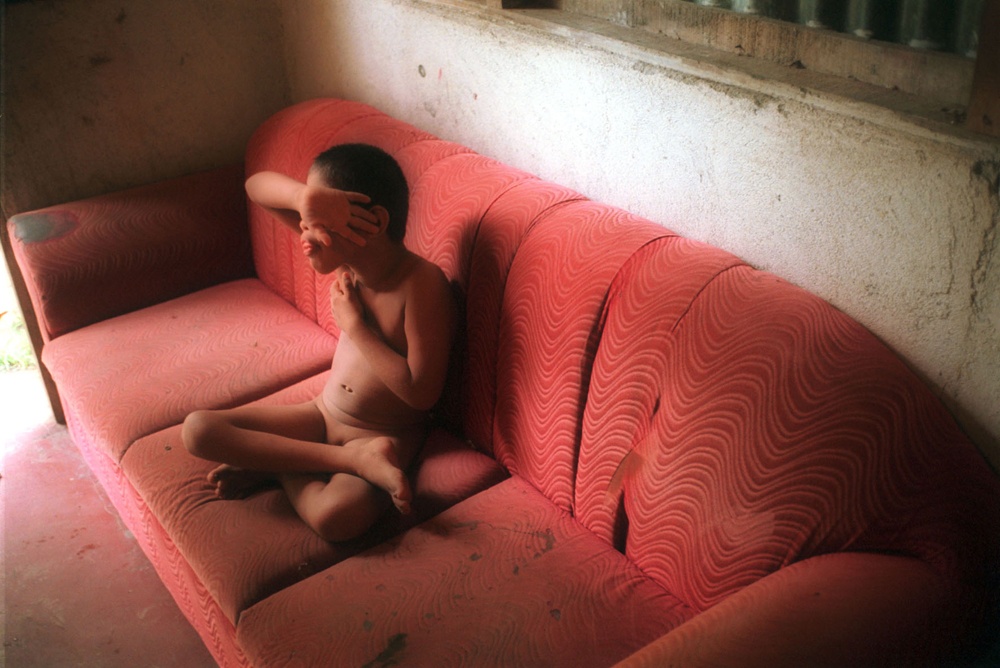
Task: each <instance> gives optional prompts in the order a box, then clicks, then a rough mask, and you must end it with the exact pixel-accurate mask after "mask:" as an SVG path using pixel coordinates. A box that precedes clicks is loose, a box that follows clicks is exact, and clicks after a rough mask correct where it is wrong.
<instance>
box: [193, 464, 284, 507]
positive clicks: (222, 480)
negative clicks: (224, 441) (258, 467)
mask: <svg viewBox="0 0 1000 668" xmlns="http://www.w3.org/2000/svg"><path fill="white" fill-rule="evenodd" d="M208 482H209V483H210V484H211V485H213V486H214V487H215V495H216V496H217V497H219V498H220V499H245V498H246V497H248V496H250V495H251V494H253V493H255V492H258V491H260V490H262V489H264V488H266V487H270V486H273V485H274V484H275V483H276V481H275V479H274V475H272V474H270V473H265V472H263V471H248V470H246V469H241V468H237V467H235V466H230V465H229V464H222V465H221V466H218V467H217V468H215V469H213V470H212V471H211V472H210V473H209V474H208Z"/></svg>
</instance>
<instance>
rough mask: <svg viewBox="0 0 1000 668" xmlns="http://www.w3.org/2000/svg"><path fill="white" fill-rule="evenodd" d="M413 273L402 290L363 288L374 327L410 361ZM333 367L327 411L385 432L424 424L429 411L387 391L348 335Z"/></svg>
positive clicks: (367, 313)
mask: <svg viewBox="0 0 1000 668" xmlns="http://www.w3.org/2000/svg"><path fill="white" fill-rule="evenodd" d="M412 273H413V272H410V274H411V275H412ZM411 275H408V276H407V277H406V278H404V279H403V281H401V283H402V285H401V286H400V288H401V289H396V290H394V291H391V292H378V293H376V292H374V291H372V290H369V289H367V288H364V287H361V290H360V298H361V301H362V303H363V304H364V306H365V317H366V320H367V322H368V324H369V326H370V327H371V328H372V329H373V330H374V331H376V332H377V333H379V334H380V335H381V337H382V338H383V339H384V340H385V342H386V343H387V344H388V345H389V346H390V347H391V348H392V349H393V350H395V351H396V352H397V353H399V354H400V355H402V356H404V357H405V356H406V353H407V341H406V332H405V330H404V315H405V303H406V296H405V292H406V287H407V283H408V282H409V281H410V280H411V278H412V276H411ZM330 368H331V374H330V378H329V380H328V381H327V383H326V386H325V387H324V388H323V394H322V397H321V399H322V406H321V408H323V409H325V411H326V412H328V413H329V414H330V416H332V417H333V418H334V419H335V420H337V421H338V422H342V423H347V424H349V425H350V426H353V427H359V428H362V429H371V430H376V431H380V432H392V431H395V430H402V429H407V428H410V427H413V426H414V425H418V424H421V423H422V422H423V420H424V416H425V412H424V411H420V410H417V409H415V408H413V407H412V406H410V405H408V404H407V403H406V402H404V401H403V400H402V399H401V398H399V397H398V396H397V395H396V394H395V393H394V392H393V391H392V390H390V389H389V388H388V387H386V385H385V383H383V382H382V380H381V379H380V378H379V377H378V376H377V375H376V374H375V372H374V370H373V369H372V367H371V365H370V364H369V363H368V360H367V359H366V358H365V357H364V355H363V354H362V353H361V351H360V350H359V349H358V347H357V346H356V345H355V343H354V341H352V340H351V338H350V336H349V335H348V334H347V333H346V332H342V333H341V335H340V341H339V342H338V344H337V349H336V351H335V352H334V355H333V362H332V364H331V367H330Z"/></svg>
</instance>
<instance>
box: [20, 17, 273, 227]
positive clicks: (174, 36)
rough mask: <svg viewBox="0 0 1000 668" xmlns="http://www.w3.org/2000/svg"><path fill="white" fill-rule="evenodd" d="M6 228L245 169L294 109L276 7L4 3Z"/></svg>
mask: <svg viewBox="0 0 1000 668" xmlns="http://www.w3.org/2000/svg"><path fill="white" fill-rule="evenodd" d="M0 11H3V12H4V17H3V18H4V21H3V33H4V44H3V86H4V90H3V115H2V123H3V140H4V145H3V179H2V186H0V197H2V204H3V211H4V213H5V214H6V215H7V216H10V215H13V214H15V213H18V212H19V211H24V210H28V209H33V208H38V207H41V206H47V205H50V204H57V203H60V202H64V201H67V200H72V199H78V198H80V197H86V196H89V195H94V194H98V193H102V192H107V191H109V190H114V189H118V188H122V187H124V186H130V185H137V184H141V183H148V182H151V181H155V180H158V179H162V178H166V177H170V176H175V175H178V174H183V173H186V172H191V171H196V170H201V169H207V168H211V167H216V166H220V165H223V164H229V163H233V162H236V161H238V160H240V159H241V157H242V154H243V149H244V146H245V142H246V140H247V138H248V137H249V135H250V133H251V132H252V131H253V128H254V127H256V125H257V124H259V123H260V122H261V121H262V120H263V119H264V118H266V117H267V116H268V115H269V114H270V113H272V112H273V111H275V110H276V109H279V108H280V107H282V106H283V105H284V104H285V103H286V101H287V95H286V93H287V89H286V86H285V78H284V65H283V59H282V56H281V46H280V44H281V23H280V17H279V15H278V13H277V10H276V8H275V6H274V4H273V3H271V2H242V1H241V0H213V1H212V2H202V1H201V0H172V1H171V2H160V1H158V0H115V1H111V0H87V2H70V1H65V0H39V1H35V2H30V3H16V4H5V5H4V6H3V8H2V9H0Z"/></svg>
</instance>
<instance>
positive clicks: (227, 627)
mask: <svg viewBox="0 0 1000 668" xmlns="http://www.w3.org/2000/svg"><path fill="white" fill-rule="evenodd" d="M67 426H68V427H69V432H70V436H71V437H72V438H73V442H74V443H75V444H76V447H77V448H78V449H79V450H80V453H81V454H82V456H83V459H84V461H85V462H86V463H87V466H88V467H89V468H90V470H91V471H92V472H93V473H94V476H95V477H96V478H97V480H98V481H99V482H100V484H101V486H102V487H103V488H104V490H105V492H107V494H108V497H109V498H110V499H111V503H112V504H113V505H114V507H115V510H116V511H117V512H118V515H119V517H120V518H121V520H122V522H123V523H124V524H125V526H126V527H127V528H128V530H129V531H131V532H132V534H133V535H134V536H135V538H136V540H137V541H138V543H139V546H140V547H141V548H142V551H143V552H144V553H145V555H146V558H148V559H149V561H150V563H151V564H152V566H153V568H154V569H155V570H156V573H157V575H158V576H159V578H160V580H161V581H162V582H163V584H164V586H165V587H166V588H167V591H168V592H170V595H171V596H172V597H173V599H174V601H175V602H176V603H177V607H179V608H180V610H181V612H182V613H183V614H184V616H185V617H186V618H187V620H188V621H189V622H190V623H191V626H193V627H194V629H195V631H196V632H197V633H198V635H199V636H200V637H201V639H202V642H204V643H205V646H206V647H207V648H208V650H209V652H210V653H211V654H212V657H213V658H214V659H215V661H216V662H217V663H218V664H219V666H221V667H222V668H249V666H250V663H249V661H248V660H247V658H246V656H245V655H244V653H243V650H242V649H240V647H239V645H238V644H237V642H236V629H235V628H234V627H233V625H232V624H231V623H230V622H229V620H228V619H227V618H226V616H225V614H223V612H222V610H221V608H220V607H219V606H218V604H217V603H216V602H215V600H214V599H213V598H212V596H211V595H210V594H209V593H208V591H207V590H206V589H205V587H204V586H203V585H202V584H201V582H200V581H199V579H198V577H197V576H196V575H195V573H194V571H193V570H192V569H191V567H190V566H189V565H188V563H187V561H186V560H185V559H184V557H183V556H181V554H180V552H179V550H178V549H177V546H176V545H174V543H173V541H172V540H171V539H170V536H169V535H168V534H167V532H166V531H165V530H164V529H163V527H162V526H161V525H160V522H159V521H158V520H157V519H156V517H154V516H153V514H152V513H151V512H150V511H149V509H148V508H147V507H146V504H145V502H144V501H143V499H142V497H141V496H140V495H139V493H138V492H137V491H136V490H135V488H134V487H133V486H132V484H131V483H130V482H129V480H128V479H127V478H126V477H125V474H124V473H123V472H122V470H121V469H120V468H119V467H118V466H117V465H116V464H115V463H114V462H112V461H111V459H109V458H108V457H107V455H104V454H102V453H101V452H99V451H98V450H97V449H95V448H94V447H93V446H92V445H91V444H90V443H88V442H87V439H86V437H85V436H84V434H83V433H82V432H83V430H81V429H80V428H79V426H78V425H77V424H76V421H75V419H74V416H73V415H71V414H70V415H67Z"/></svg>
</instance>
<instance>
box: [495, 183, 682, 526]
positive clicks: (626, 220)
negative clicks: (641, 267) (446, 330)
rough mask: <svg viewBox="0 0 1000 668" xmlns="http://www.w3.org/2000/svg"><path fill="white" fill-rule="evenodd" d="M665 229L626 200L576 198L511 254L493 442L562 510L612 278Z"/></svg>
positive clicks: (502, 457)
mask: <svg viewBox="0 0 1000 668" xmlns="http://www.w3.org/2000/svg"><path fill="white" fill-rule="evenodd" d="M666 234H669V233H668V232H667V231H666V230H664V229H663V228H662V227H660V226H658V225H654V224H652V223H649V222H642V221H640V220H639V219H637V218H635V217H633V216H630V215H629V214H627V213H625V212H623V211H621V210H618V209H613V208H611V207H607V206H604V205H601V204H597V203H593V202H589V201H588V202H584V201H579V202H569V203H567V204H566V205H565V206H561V207H557V208H555V209H553V210H551V211H550V212H549V214H548V215H547V216H545V217H543V218H542V219H541V220H539V221H538V222H536V224H535V225H534V226H532V227H531V228H530V229H529V230H528V231H527V234H526V235H525V237H524V239H523V241H522V242H521V244H520V246H519V247H518V250H517V253H516V255H515V256H514V260H513V262H512V264H511V268H510V273H509V274H508V276H507V281H506V287H505V291H504V297H503V304H502V311H501V312H502V316H501V319H500V327H499V335H498V337H497V399H496V402H497V403H496V417H495V420H494V437H493V452H494V455H495V456H496V458H497V461H499V462H500V463H501V464H503V465H504V466H505V467H507V468H508V469H509V470H510V471H511V472H512V473H516V474H517V475H520V476H522V477H524V478H526V479H528V480H529V481H531V483H532V484H534V485H535V486H536V487H538V489H540V490H541V491H542V492H543V493H544V494H545V495H546V496H547V497H548V498H549V499H551V500H552V502H553V503H555V504H556V505H557V506H559V507H560V508H562V509H564V510H569V509H570V508H571V507H572V502H573V485H574V476H575V471H576V459H577V450H578V447H579V446H578V444H579V439H580V424H581V420H582V416H583V405H584V402H585V400H586V393H587V385H588V382H589V375H590V365H591V361H592V358H593V354H594V351H595V349H596V346H597V341H598V337H599V335H600V332H599V330H598V324H599V319H600V314H601V309H602V307H603V305H604V299H605V295H606V293H607V288H608V285H609V284H610V282H611V279H612V278H613V277H614V276H615V274H616V273H617V272H618V270H619V268H620V267H621V265H622V264H624V262H625V261H626V260H627V259H628V257H629V256H630V255H631V254H632V253H634V252H635V251H636V250H637V249H638V248H640V247H641V246H642V245H643V244H646V243H648V242H649V241H651V240H653V239H655V238H657V237H659V236H664V235H666Z"/></svg>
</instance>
